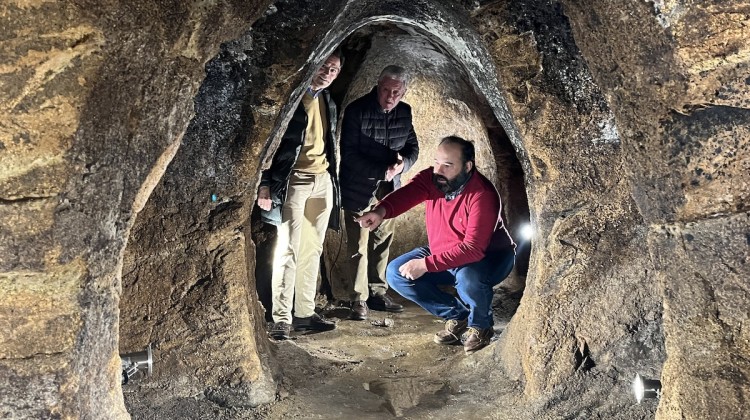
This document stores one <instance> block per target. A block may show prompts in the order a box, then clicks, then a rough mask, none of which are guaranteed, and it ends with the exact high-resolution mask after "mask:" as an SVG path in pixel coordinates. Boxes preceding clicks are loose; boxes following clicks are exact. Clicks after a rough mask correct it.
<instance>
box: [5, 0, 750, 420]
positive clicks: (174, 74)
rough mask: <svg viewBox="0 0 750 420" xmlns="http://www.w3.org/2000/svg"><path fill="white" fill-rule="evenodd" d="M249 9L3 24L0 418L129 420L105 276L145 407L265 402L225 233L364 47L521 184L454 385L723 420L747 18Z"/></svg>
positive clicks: (583, 410) (735, 376)
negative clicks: (645, 394)
mask: <svg viewBox="0 0 750 420" xmlns="http://www.w3.org/2000/svg"><path fill="white" fill-rule="evenodd" d="M261 3H262V4H261ZM268 3H269V2H250V3H246V2H236V3H233V2H224V3H205V2H195V3H183V2H172V3H159V4H153V3H127V4H120V3H119V2H103V3H102V2H95V3H94V2H86V1H70V2H66V3H52V2H43V1H38V2H37V1H23V0H13V1H11V2H6V3H4V4H3V5H2V6H0V11H1V12H0V21H1V22H2V28H3V30H2V35H3V37H2V44H1V45H0V51H2V54H3V56H4V57H7V59H6V60H3V63H2V65H1V66H0V68H2V78H1V79H0V83H2V87H3V89H2V90H0V92H2V93H0V95H2V96H0V98H1V99H0V107H2V110H3V111H4V112H3V113H2V115H1V116H0V123H1V124H0V136H2V137H0V162H1V164H2V166H1V169H0V331H3V332H2V335H0V400H2V402H3V403H2V406H0V410H2V411H0V413H2V415H3V416H8V417H12V416H16V417H35V418H36V417H51V416H60V417H71V418H75V417H82V418H115V417H126V416H127V413H126V412H125V411H124V406H123V404H122V397H121V393H120V386H119V360H118V358H117V351H118V349H117V342H118V333H119V332H118V317H119V312H118V305H119V296H120V269H121V268H120V267H121V266H122V267H123V269H124V276H125V284H127V287H128V288H127V289H126V290H125V291H123V293H124V296H125V297H126V300H125V301H124V302H123V326H125V325H127V326H128V328H127V329H125V328H124V329H123V334H124V340H123V342H124V343H125V344H126V346H128V347H129V348H127V350H140V349H141V348H142V346H143V345H145V343H146V342H148V341H155V342H156V343H157V345H158V346H159V348H158V351H157V357H160V359H159V360H160V362H161V363H162V365H161V366H159V367H158V368H157V372H158V371H159V370H161V371H162V372H164V373H166V372H168V371H173V372H175V373H176V375H177V376H176V378H180V380H182V381H183V382H181V383H179V384H176V383H175V382H170V379H169V378H168V377H166V376H161V377H155V378H154V379H155V381H154V382H153V384H154V393H151V392H150V390H149V389H143V390H141V391H140V395H142V396H146V397H150V398H152V401H153V402H154V403H155V404H158V403H159V402H160V401H159V399H158V398H159V397H158V395H156V391H157V390H158V387H159V386H162V387H166V386H174V385H177V386H176V387H175V388H173V389H171V391H169V392H172V393H173V394H172V395H175V396H179V395H184V394H188V393H191V392H195V391H199V390H201V389H202V390H203V392H205V393H206V396H208V397H209V398H214V399H215V400H216V401H217V402H219V403H229V404H254V403H258V402H262V401H264V400H267V399H268V398H270V396H269V392H272V390H273V388H272V387H273V384H270V383H268V381H267V379H268V377H267V371H266V370H265V369H266V368H265V367H264V364H263V360H262V359H261V358H260V357H261V356H263V354H264V352H265V351H266V350H265V348H264V347H263V345H262V344H259V343H258V342H256V341H255V340H256V338H257V337H258V334H260V333H261V332H260V323H259V322H258V320H259V318H258V313H257V312H253V311H252V309H251V308H253V307H254V306H255V303H254V298H253V294H252V293H251V292H248V291H251V290H252V282H251V279H249V278H248V276H247V272H249V271H251V270H252V266H253V255H254V250H253V246H252V244H251V243H249V241H248V239H247V235H248V232H247V231H246V230H243V229H242V228H241V226H242V224H243V223H245V222H246V220H247V218H248V215H249V213H250V210H251V206H252V205H253V201H254V198H255V187H256V183H257V174H258V170H259V169H260V162H261V158H262V157H263V156H266V157H267V156H268V155H269V154H270V153H272V152H273V150H274V145H275V141H276V138H275V137H272V136H271V134H272V132H274V129H276V130H277V131H278V128H279V127H281V126H283V125H284V120H285V119H287V118H288V117H289V115H290V111H291V110H292V109H293V106H294V101H295V98H299V95H300V93H301V91H302V86H303V85H304V83H305V81H306V80H307V79H308V78H309V77H310V76H311V72H312V65H306V64H308V62H309V61H312V62H316V61H320V60H322V58H323V56H324V53H325V52H326V51H330V49H331V48H333V46H335V45H336V44H338V43H339V42H341V41H342V40H343V39H344V38H345V37H346V36H347V35H348V34H350V33H351V32H352V31H354V30H356V29H357V28H359V27H361V26H362V25H364V24H366V23H368V22H374V21H389V22H398V23H400V24H403V25H407V26H411V27H412V28H413V29H414V30H415V31H418V32H420V33H422V34H425V35H427V36H428V37H429V38H430V40H431V41H432V42H434V43H436V44H438V45H441V46H442V47H443V48H445V50H446V52H447V53H448V54H449V55H450V56H451V57H452V58H453V59H455V60H457V61H458V62H461V63H462V64H463V65H464V68H465V70H466V74H467V76H468V79H469V81H470V83H471V84H472V86H474V87H475V89H476V90H477V91H478V92H480V93H481V94H483V95H485V97H486V100H487V103H488V104H489V106H490V107H491V108H492V109H493V111H494V113H495V117H496V118H497V119H498V120H499V121H500V123H501V124H502V125H503V127H504V128H505V130H506V131H507V134H508V137H509V138H510V140H511V141H512V142H513V144H514V145H515V146H516V148H517V151H518V156H519V160H520V161H521V162H522V164H523V165H524V170H525V171H526V174H527V192H528V194H529V204H530V207H531V211H532V218H533V221H534V223H535V225H536V227H537V230H538V233H539V236H538V237H537V239H536V240H535V242H534V250H533V259H532V267H531V269H530V272H529V283H528V286H527V290H526V293H525V295H524V299H523V301H522V303H521V307H520V309H519V312H518V314H517V316H516V317H515V318H514V320H513V321H512V322H511V324H510V325H509V327H508V329H507V330H506V332H505V333H504V334H503V337H502V338H501V342H500V343H499V345H498V346H495V349H494V351H490V352H484V353H482V354H480V355H477V357H476V358H473V359H471V360H469V359H467V362H466V365H465V366H462V367H463V368H467V367H471V368H472V369H477V368H478V367H479V368H484V370H485V371H487V370H489V371H491V370H493V369H497V368H498V367H499V366H502V367H504V368H505V371H506V372H507V373H509V374H510V375H511V376H513V377H515V378H517V379H518V381H519V382H522V383H524V384H525V387H524V389H525V396H526V399H525V400H524V401H525V403H526V404H528V406H529V416H530V418H534V417H538V415H539V414H540V413H545V414H547V415H551V416H552V417H555V416H567V415H570V414H571V413H577V414H578V415H583V416H594V415H600V416H605V417H608V418H613V417H621V418H633V417H643V416H648V415H650V414H649V413H651V412H653V410H654V409H655V405H656V403H655V402H649V403H647V404H643V405H641V406H633V404H632V401H631V400H630V396H629V395H628V387H629V382H630V380H631V379H632V377H633V375H634V373H635V372H636V371H638V372H640V373H641V374H643V375H644V376H648V377H659V376H661V379H662V381H663V383H664V384H665V389H664V391H665V395H664V397H663V398H662V400H661V403H660V405H659V411H658V415H659V417H661V418H683V417H684V418H707V417H724V418H736V417H739V416H741V415H742V414H740V413H741V411H739V410H740V409H741V408H742V406H743V404H746V401H747V399H748V392H749V390H748V389H749V388H750V385H748V382H747V377H748V371H749V370H750V368H749V367H748V362H747V361H748V359H749V356H748V354H750V344H749V342H750V339H749V338H748V331H747V328H746V324H747V317H748V312H747V310H746V308H747V306H748V300H749V299H748V295H749V293H748V289H747V287H748V286H747V284H746V279H747V278H748V277H750V276H748V264H747V261H748V258H747V257H748V246H749V245H750V239H748V238H750V228H749V227H748V226H750V223H749V221H748V215H747V206H748V204H747V203H748V197H747V194H748V173H750V171H748V161H747V156H748V154H747V149H748V144H749V142H748V140H747V139H748V133H747V128H746V127H747V122H746V120H747V118H748V114H747V109H746V108H747V103H748V101H747V93H746V90H747V89H746V80H747V79H748V76H750V75H748V68H747V59H748V52H747V50H748V44H747V41H745V40H746V39H747V33H746V31H747V24H746V22H747V16H748V11H747V8H748V6H747V5H746V4H744V3H737V2H733V3H731V4H723V3H718V2H709V1H706V2H700V3H697V4H695V3H690V4H687V3H684V2H679V1H668V2H655V3H650V2H642V3H632V2H621V3H611V2H594V3H591V2H577V1H564V2H563V3H562V4H563V5H564V6H565V7H564V8H563V7H561V6H560V5H559V4H558V3H554V2H552V3H551V2H543V1H520V2H507V3H505V2H497V3H492V4H490V5H488V6H485V7H482V8H478V9H476V8H474V9H473V10H474V13H473V16H472V20H471V24H470V22H469V21H468V19H467V18H466V16H465V11H464V9H463V6H462V4H461V3H458V2H450V1H447V0H446V1H445V2H439V1H435V2H429V1H426V0H414V1H409V2H399V1H396V0H392V1H379V2H375V1H366V0H363V1H351V2H348V3H347V2H343V1H339V2H336V1H320V2H316V3H315V4H298V2H293V1H289V2H278V3H277V4H276V5H275V6H273V7H271V8H270V9H267V8H266V6H267V4H268ZM345 3H346V4H345ZM463 3H466V4H472V5H473V4H474V3H476V2H463ZM470 7H474V6H470ZM266 10H268V13H267V14H266V15H265V17H264V18H262V19H259V18H258V17H259V16H260V15H261V14H262V13H264V11H266ZM568 18H570V21H568ZM472 24H473V25H474V27H476V29H477V30H478V31H479V33H480V34H481V36H482V39H481V40H480V39H479V38H478V37H477V36H476V34H475V33H474V32H473V31H472V30H471V25H472ZM251 25H255V26H254V28H253V30H252V31H250V32H246V31H247V29H248V28H250V27H251ZM242 33H245V35H244V36H240V35H241V34H242ZM230 39H234V40H235V41H233V42H231V43H228V44H226V45H225V46H224V47H223V48H222V49H221V50H220V49H219V48H218V45H219V43H220V42H222V41H225V40H230ZM484 46H486V47H487V49H489V51H490V54H491V57H490V55H488V54H487V52H486V51H485V50H484ZM217 53H219V55H218V56H217ZM211 57H215V58H214V60H213V61H212V62H211V64H209V65H208V67H207V68H206V69H205V71H204V67H203V66H204V64H205V63H206V62H207V61H208V60H209V59H210V58H211ZM490 64H494V65H495V66H496V67H497V70H498V75H495V74H494V70H493V68H492V67H493V66H491V65H490ZM206 74H208V77H207V78H206V81H205V82H204V84H203V86H202V88H201V93H198V86H199V84H200V83H201V82H202V81H203V79H204V77H206ZM228 81H233V82H232V83H233V84H232V83H229V84H228ZM196 94H198V95H197V97H196ZM193 98H196V108H195V110H196V118H195V119H194V120H193V123H192V125H191V126H190V127H189V128H188V121H189V119H190V117H191V114H192V112H193V102H192V100H193ZM290 98H291V100H290ZM185 130H187V135H186V136H185V137H184V139H183V133H184V132H185ZM173 157H174V160H173ZM170 161H172V162H173V165H172V166H170V167H169V169H167V170H166V171H167V173H166V174H164V171H165V169H166V165H167V164H168V163H169V162H170ZM162 174H164V177H163V179H162ZM160 180H162V181H161V183H160V184H159V185H158V186H157V184H158V183H159V182H160ZM154 188H156V189H155V190H154V194H153V195H151V191H152V189H154ZM212 194H216V201H213V200H212ZM149 197H150V200H148V199H149ZM147 200H148V201H147ZM144 206H145V207H144ZM141 210H142V212H141V213H140V214H138V213H139V212H140V211H141ZM136 215H137V217H136ZM134 220H135V223H136V226H135V227H134V230H133V236H132V238H131V239H132V240H133V241H134V242H133V243H132V244H131V248H130V249H129V250H128V251H127V252H125V257H124V262H123V257H122V255H123V250H124V247H125V244H126V241H127V240H128V233H129V231H130V227H131V225H132V224H133V221H134ZM121 264H122V265H121ZM256 308H257V307H256ZM250 329H252V330H253V332H250V331H249V330H250ZM181 342H184V343H186V347H185V349H181V348H180V343H181ZM224 344H226V347H225V346H224ZM225 348H228V349H230V350H231V351H227V352H226V354H221V352H222V351H223V350H224V349H225ZM160 352H161V353H160ZM191 352H193V353H191ZM209 353H210V354H211V355H216V356H217V358H216V359H215V360H214V359H206V358H201V357H197V355H204V354H209ZM475 361H478V363H479V364H478V365H477V363H476V362H475ZM231 368H235V369H231ZM463 370H466V369H463ZM160 375H161V373H160ZM193 378H194V379H193ZM486 385H487V388H488V389H491V386H492V379H491V378H489V379H488V380H487V384H486ZM716 390H718V395H720V397H718V398H714V397H713V396H714V395H715V394H713V393H714V392H717V391H716ZM181 393H182V394H181Z"/></svg>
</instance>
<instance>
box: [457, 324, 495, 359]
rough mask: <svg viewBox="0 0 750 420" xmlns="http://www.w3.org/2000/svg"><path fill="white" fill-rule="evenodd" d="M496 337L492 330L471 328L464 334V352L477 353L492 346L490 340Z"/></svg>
mask: <svg viewBox="0 0 750 420" xmlns="http://www.w3.org/2000/svg"><path fill="white" fill-rule="evenodd" d="M493 335H495V331H494V330H493V329H492V328H474V327H469V329H468V330H466V333H465V334H464V336H463V337H462V338H463V342H464V352H466V354H472V353H474V352H475V351H477V350H479V349H481V348H484V347H486V346H487V345H488V344H490V339H491V338H492V336H493Z"/></svg>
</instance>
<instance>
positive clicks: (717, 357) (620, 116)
mask: <svg viewBox="0 0 750 420" xmlns="http://www.w3.org/2000/svg"><path fill="white" fill-rule="evenodd" d="M563 3H564V4H565V9H566V12H567V13H568V14H569V15H570V16H571V22H572V24H571V26H572V28H573V31H574V34H575V37H576V40H577V44H578V45H579V47H580V48H581V50H582V51H583V52H584V55H586V57H587V63H588V64H589V66H590V68H591V71H592V75H593V77H594V80H596V82H597V84H598V85H600V86H602V88H603V89H604V90H605V91H606V92H607V101H608V103H610V105H611V106H612V108H613V110H614V112H615V115H616V119H617V124H618V127H619V128H620V131H621V133H623V149H624V151H625V152H626V153H625V154H624V159H623V163H624V169H625V170H624V175H625V176H626V177H627V178H628V182H629V185H630V191H631V196H632V197H633V199H634V201H635V203H636V205H637V208H638V211H639V213H640V214H642V215H643V218H644V224H645V226H646V227H647V229H648V232H647V241H646V242H645V244H644V245H645V248H646V249H647V250H648V253H649V256H650V257H651V258H652V259H653V261H654V263H655V268H656V271H655V272H654V273H653V275H652V277H651V279H652V281H653V282H654V283H655V284H657V285H658V288H659V294H660V297H661V298H662V299H663V308H664V321H663V322H664V327H663V328H664V335H665V350H666V353H667V359H666V362H665V364H664V367H663V371H662V373H661V378H662V383H663V384H664V390H663V391H664V395H663V397H662V402H661V404H660V405H659V410H658V412H657V417H659V418H739V417H741V416H744V415H746V414H742V413H744V411H746V408H747V401H748V396H749V395H750V382H749V381H748V377H749V376H750V357H749V356H750V333H748V330H747V322H748V311H747V307H748V304H749V303H750V288H749V287H748V283H747V279H748V278H750V264H748V255H749V254H750V239H749V238H750V236H749V235H748V233H750V223H749V222H750V218H749V217H748V205H750V204H749V203H750V201H749V200H748V199H749V197H750V192H749V186H750V154H748V151H749V150H750V142H749V141H748V138H749V137H748V134H750V133H748V128H747V127H748V117H749V116H750V111H748V104H750V101H748V98H749V97H748V90H747V84H748V80H750V67H749V66H748V65H749V64H750V43H748V41H747V39H748V35H749V31H750V28H749V27H748V21H749V19H750V18H749V17H748V16H750V15H749V13H748V12H750V4H748V3H747V2H712V1H705V2H697V3H694V2H684V1H664V2H654V3H643V4H640V3H638V4H636V3H632V4H630V3H629V4H617V5H609V4H605V3H603V2H602V3H597V4H595V5H594V6H593V7H592V6H591V5H590V4H588V3H587V4H585V5H584V4H583V3H582V2H575V1H572V2H568V1H566V2H563ZM628 28H638V31H637V32H636V31H631V30H628Z"/></svg>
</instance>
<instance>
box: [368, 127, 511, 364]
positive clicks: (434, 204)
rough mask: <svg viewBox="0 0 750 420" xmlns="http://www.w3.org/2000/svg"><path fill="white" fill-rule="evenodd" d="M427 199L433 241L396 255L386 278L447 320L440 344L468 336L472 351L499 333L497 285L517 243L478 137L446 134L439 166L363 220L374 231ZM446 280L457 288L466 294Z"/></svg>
mask: <svg viewBox="0 0 750 420" xmlns="http://www.w3.org/2000/svg"><path fill="white" fill-rule="evenodd" d="M422 202H425V221H426V224H427V239H428V242H429V246H423V247H419V248H416V249H414V250H413V251H411V252H408V253H406V254H404V255H401V256H400V257H398V258H396V259H394V260H393V261H391V263H390V264H388V268H387V270H386V279H387V281H388V283H389V284H390V286H391V287H392V288H393V289H394V290H395V291H397V292H398V293H399V294H401V296H403V297H405V298H407V299H409V300H411V301H413V302H415V303H416V304H418V305H419V306H421V307H422V308H424V309H425V310H426V311H428V312H430V313H431V314H433V315H435V316H439V317H441V318H443V319H444V320H446V322H445V328H444V330H443V331H440V332H438V333H437V334H435V342H436V343H439V344H453V343H456V342H458V341H460V340H461V339H462V336H463V342H464V351H465V352H466V353H467V354H470V353H473V352H475V351H477V350H479V349H481V348H483V347H485V346H486V345H487V344H489V343H490V339H491V338H492V336H493V334H494V331H493V329H492V325H493V320H492V294H493V292H492V287H493V286H495V285H497V284H499V283H500V282H501V281H503V279H504V278H505V277H507V276H508V274H510V271H511V270H512V269H513V264H514V261H515V246H516V245H515V243H513V240H512V239H511V237H510V235H509V234H508V231H507V230H506V229H505V226H503V221H502V218H501V217H500V213H501V205H500V196H499V194H498V193H497V190H496V189H495V187H494V186H493V185H492V183H491V182H490V181H489V180H488V179H487V178H485V177H484V176H483V175H482V174H480V173H479V172H478V171H477V169H476V167H475V163H474V145H473V144H472V143H471V142H469V141H467V140H464V139H462V138H459V137H446V138H444V139H443V140H442V141H441V142H440V145H439V146H438V149H437V152H436V154H435V163H434V165H433V167H432V168H428V169H425V170H423V171H421V172H420V173H418V174H417V175H416V176H415V177H414V178H413V179H412V180H411V181H410V182H409V183H408V184H406V185H405V186H403V187H402V188H400V189H398V190H396V191H394V192H392V193H391V194H389V195H387V196H386V197H385V198H384V199H383V200H382V201H381V202H380V203H378V205H377V206H376V207H375V208H374V209H373V210H372V211H370V212H368V213H365V214H363V215H362V216H361V217H359V218H357V219H356V220H357V221H358V222H359V224H360V226H362V227H365V228H369V229H370V230H372V229H375V228H377V227H378V225H380V223H381V222H382V221H383V220H384V219H390V218H394V217H396V216H398V215H400V214H402V213H404V212H406V211H407V210H409V209H411V208H412V207H414V206H416V205H417V204H419V203H422ZM441 285H452V286H455V288H456V291H457V292H458V298H456V297H454V296H453V295H451V294H449V293H447V292H445V291H443V290H441V289H440V287H439V286H441Z"/></svg>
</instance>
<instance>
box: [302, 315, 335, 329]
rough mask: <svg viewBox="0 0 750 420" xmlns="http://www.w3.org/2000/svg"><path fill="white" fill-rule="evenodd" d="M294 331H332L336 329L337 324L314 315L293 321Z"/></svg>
mask: <svg viewBox="0 0 750 420" xmlns="http://www.w3.org/2000/svg"><path fill="white" fill-rule="evenodd" d="M292 325H294V331H330V330H332V329H335V328H336V323H335V322H333V321H331V320H330V319H326V318H323V317H322V316H320V315H318V314H313V315H312V316H308V317H306V318H297V317H296V316H295V317H294V318H293V319H292Z"/></svg>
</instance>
